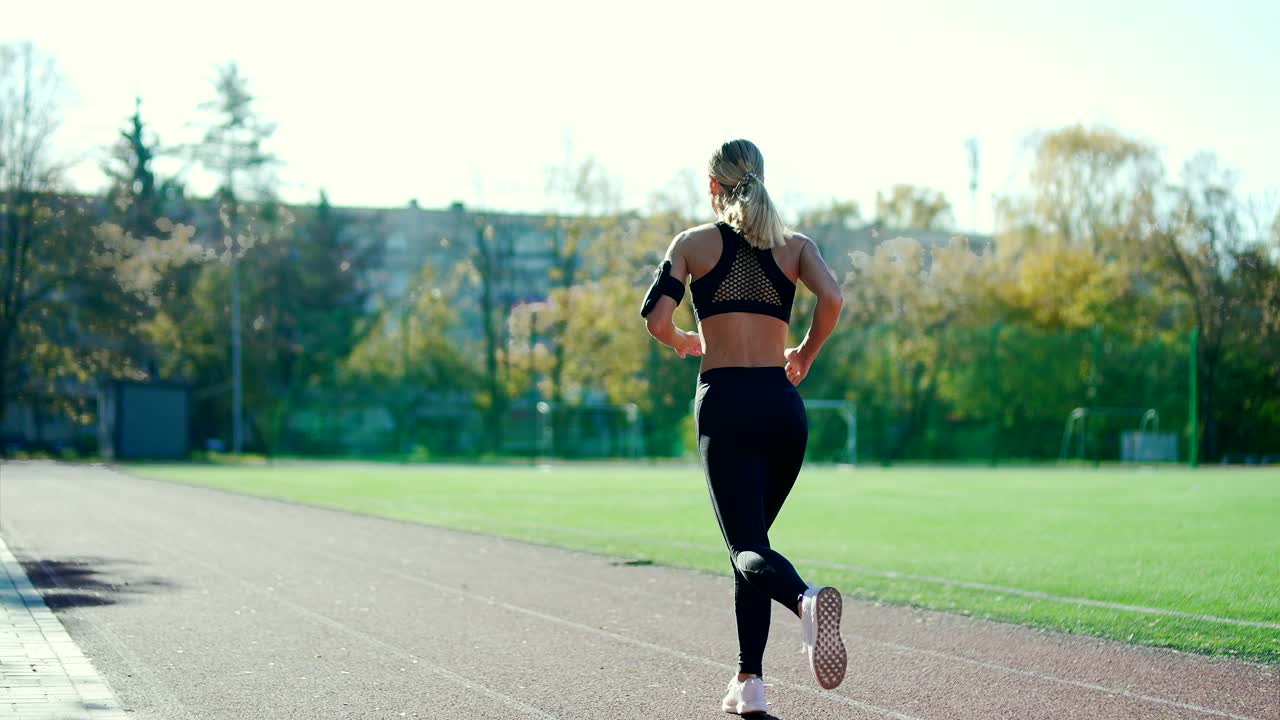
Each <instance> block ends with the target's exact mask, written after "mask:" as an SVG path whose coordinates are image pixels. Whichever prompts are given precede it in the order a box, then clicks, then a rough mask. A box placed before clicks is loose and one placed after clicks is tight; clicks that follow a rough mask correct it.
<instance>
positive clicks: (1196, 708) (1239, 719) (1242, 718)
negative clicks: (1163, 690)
mask: <svg viewBox="0 0 1280 720" xmlns="http://www.w3.org/2000/svg"><path fill="white" fill-rule="evenodd" d="M847 637H852V638H857V639H859V640H863V641H866V642H871V643H874V644H876V645H883V646H885V647H890V648H894V649H895V650H901V651H903V652H909V653H917V654H920V655H929V656H930V657H936V658H940V659H943V660H954V661H958V662H963V663H968V664H970V665H977V666H979V667H983V668H987V669H990V670H996V671H999V672H1005V673H1009V674H1012V675H1023V676H1025V677H1029V678H1034V679H1036V680H1043V681H1046V682H1053V683H1059V684H1062V685H1072V686H1074V687H1078V688H1084V689H1086V690H1095V691H1097V692H1102V693H1106V694H1108V695H1117V696H1120V697H1125V698H1130V699H1133V700H1141V701H1143V702H1149V703H1156V704H1158V705H1167V706H1170V707H1175V708H1178V709H1180V710H1190V711H1192V712H1198V713H1204V714H1205V715H1216V716H1218V717H1224V718H1231V720H1258V718H1254V717H1250V716H1248V715H1235V714H1233V713H1229V712H1226V711H1224V710H1215V709H1213V708H1207V707H1204V706H1202V705H1192V704H1191V703H1184V702H1178V701H1177V700H1168V699H1165V698H1159V697H1155V696H1153V695H1143V694H1141V693H1135V692H1130V691H1129V690H1120V689H1116V688H1110V687H1107V686H1105V685H1097V684H1095V683H1091V682H1084V681H1083V680H1071V679H1068V678H1060V677H1057V676H1055V675H1047V674H1045V673H1041V672H1036V671H1035V670H1023V669H1021V668H1015V667H1009V666H1008V665H1000V664H998V663H993V662H987V661H986V660H975V659H973V658H968V657H965V656H963V655H956V654H953V653H948V652H942V651H940V650H928V649H926V648H918V647H914V646H911V645H902V644H899V643H893V642H887V641H885V640H876V639H875V638H870V637H867V636H865V635H859V634H857V633H848V635H847Z"/></svg>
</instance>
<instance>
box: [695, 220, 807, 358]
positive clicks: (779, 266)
mask: <svg viewBox="0 0 1280 720" xmlns="http://www.w3.org/2000/svg"><path fill="white" fill-rule="evenodd" d="M721 228H722V226H721V225H715V224H707V225H700V226H698V227H696V228H692V229H690V230H688V231H687V232H686V233H685V236H684V238H683V239H682V241H681V242H680V243H679V244H678V246H679V248H680V254H681V255H682V257H683V260H684V265H685V269H686V270H687V271H688V273H689V275H690V276H691V277H692V281H693V284H692V288H693V296H694V303H695V309H696V310H697V311H698V313H699V316H700V317H699V319H698V320H699V322H698V324H699V327H700V331H701V334H702V337H703V341H704V342H703V345H704V352H703V356H702V369H703V370H710V369H712V368H720V367H768V366H780V365H783V364H785V363H786V359H785V357H784V355H783V351H784V349H785V347H786V342H787V321H786V320H783V319H781V317H779V316H782V317H789V316H790V310H791V296H792V294H793V293H794V289H795V285H796V282H797V280H799V281H801V282H805V280H806V278H805V266H806V265H811V264H812V262H806V258H807V256H808V255H810V254H812V255H813V256H815V257H816V256H817V250H816V248H808V250H807V251H806V247H807V246H809V245H811V244H812V241H810V240H809V239H808V238H806V237H805V236H803V235H800V234H798V233H791V234H789V235H788V236H787V238H786V242H785V244H783V245H781V246H779V247H775V248H772V249H770V250H755V249H753V248H751V247H750V246H749V245H747V244H746V241H745V240H743V239H742V238H741V237H740V236H738V235H737V233H734V232H733V231H732V230H730V229H727V228H725V229H724V230H722V229H721ZM735 244H737V245H735ZM735 247H736V250H737V251H739V252H741V253H742V257H740V258H737V261H738V262H737V263H735V257H734V256H726V255H725V253H726V252H730V251H731V250H735ZM756 263H758V264H759V267H758V268H757V267H755V266H754V265H755V264H756ZM744 265H752V267H750V269H749V270H748V272H754V273H756V275H758V277H757V278H756V279H755V281H754V286H753V288H752V289H753V290H754V291H755V292H756V293H757V294H759V293H761V292H763V293H764V294H765V295H767V296H768V297H770V298H772V299H773V300H774V301H775V302H777V304H778V311H777V312H776V313H773V314H764V313H762V312H751V311H749V310H748V311H733V310H730V311H727V312H726V311H724V310H721V309H719V308H713V307H711V306H712V298H715V299H716V300H720V301H721V302H720V303H716V304H724V305H727V306H728V307H731V308H732V307H734V306H733V305H732V303H733V302H734V301H738V300H740V298H738V297H728V296H729V295H731V294H732V293H733V292H734V291H738V292H739V294H741V291H743V290H744V288H742V287H739V286H735V285H734V284H733V278H731V277H730V270H731V269H732V270H734V271H738V270H739V269H740V268H743V266H744ZM771 266H772V267H771ZM774 268H776V270H777V271H779V272H773V270H774ZM824 269H825V268H824ZM779 274H780V275H781V276H782V277H778V275H779ZM809 274H810V275H811V276H812V275H813V273H809ZM823 279H826V280H827V281H829V282H830V281H831V278H830V275H829V274H828V273H825V272H824V273H823ZM817 280H818V278H817V277H809V278H808V282H806V285H807V286H810V287H811V289H814V288H813V287H812V284H813V283H814V282H815V281H817ZM708 283H710V284H712V286H711V287H708V286H707V284H708ZM718 290H719V292H717V291H718ZM748 294H750V292H749V291H748ZM700 295H702V296H703V297H701V298H700V297H699V296H700ZM709 308H710V309H712V310H714V312H709V311H708V310H709Z"/></svg>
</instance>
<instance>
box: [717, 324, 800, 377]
mask: <svg viewBox="0 0 1280 720" xmlns="http://www.w3.org/2000/svg"><path fill="white" fill-rule="evenodd" d="M698 329H699V331H700V332H701V333H702V370H712V369H714V368H722V367H782V366H783V365H786V362H787V361H786V358H785V357H783V354H782V351H783V350H785V349H786V344H787V324H786V323H784V322H783V321H781V320H779V319H778V318H774V317H769V316H768V315H756V314H754V313H736V312H735V313H724V314H722V315H712V316H711V317H709V318H707V319H706V320H703V321H701V322H699V323H698Z"/></svg>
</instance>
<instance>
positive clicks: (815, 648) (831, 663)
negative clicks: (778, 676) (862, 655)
mask: <svg viewBox="0 0 1280 720" xmlns="http://www.w3.org/2000/svg"><path fill="white" fill-rule="evenodd" d="M842 605H843V601H842V600H841V597H840V591H839V590H836V589H835V588H833V587H820V588H819V587H813V586H812V585H810V586H809V589H808V590H805V591H804V596H803V599H801V601H800V626H801V628H802V629H803V631H804V638H803V643H804V653H805V655H806V656H807V657H808V658H809V669H810V670H812V671H813V677H814V679H815V680H817V681H818V685H820V686H821V687H822V688H823V689H825V690H831V689H832V688H834V687H836V686H838V685H839V684H840V683H841V682H842V681H843V680H844V673H845V670H846V668H847V667H848V665H849V656H848V654H847V653H846V652H845V649H844V641H843V640H841V639H840V612H841V609H842Z"/></svg>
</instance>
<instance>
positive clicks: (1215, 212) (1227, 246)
mask: <svg viewBox="0 0 1280 720" xmlns="http://www.w3.org/2000/svg"><path fill="white" fill-rule="evenodd" d="M1235 183H1236V178H1235V174H1234V173H1233V172H1231V171H1230V170H1227V169H1224V168H1222V167H1220V166H1219V164H1218V161H1217V158H1216V157H1214V156H1213V155H1211V154H1200V155H1197V156H1195V157H1193V158H1192V159H1190V160H1189V161H1187V163H1186V165H1185V167H1184V168H1183V172H1182V179H1181V184H1180V185H1178V186H1175V187H1173V188H1171V191H1172V193H1173V206H1172V209H1171V210H1170V212H1169V213H1168V214H1167V216H1166V217H1165V218H1164V219H1163V221H1162V222H1161V223H1160V226H1159V231H1158V233H1157V238H1156V242H1154V243H1153V244H1152V245H1153V248H1152V251H1151V259H1152V269H1153V271H1154V273H1155V275H1156V277H1157V278H1162V279H1163V280H1164V282H1165V284H1166V286H1167V287H1168V288H1169V289H1170V290H1171V291H1172V293H1173V297H1174V298H1175V299H1176V300H1177V301H1179V302H1180V304H1182V305H1183V306H1184V307H1185V308H1186V310H1187V313H1188V315H1189V318H1190V323H1189V325H1190V326H1191V327H1194V328H1196V329H1197V330H1198V332H1199V335H1200V339H1199V357H1198V364H1197V366H1198V370H1199V382H1198V383H1197V385H1198V388H1199V393H1200V397H1199V411H1200V413H1201V415H1202V417H1203V430H1202V431H1203V436H1201V435H1200V432H1201V431H1200V430H1197V437H1196V438H1195V439H1194V441H1195V442H1201V443H1202V444H1203V446H1204V450H1205V455H1206V456H1207V457H1217V456H1219V455H1221V453H1222V452H1224V450H1225V449H1226V448H1225V443H1226V439H1225V438H1224V432H1223V425H1224V424H1225V425H1227V426H1229V427H1231V428H1232V429H1233V432H1232V433H1231V434H1232V435H1234V436H1236V437H1239V436H1240V435H1241V430H1240V429H1239V428H1240V427H1241V426H1242V425H1245V424H1254V425H1256V424H1257V423H1258V421H1259V418H1258V417H1257V416H1256V414H1255V413H1249V412H1245V413H1241V412H1240V411H1241V410H1243V408H1239V407H1237V405H1238V403H1239V402H1240V400H1241V398H1242V397H1246V396H1247V394H1246V393H1247V392H1256V391H1257V390H1258V388H1257V386H1256V384H1255V383H1254V382H1251V381H1248V380H1246V379H1245V378H1248V377H1260V376H1261V377H1265V376H1266V375H1267V374H1268V370H1267V369H1266V368H1265V367H1261V366H1259V365H1258V362H1257V361H1258V360H1260V359H1262V358H1266V357H1267V356H1268V350H1267V343H1266V342H1265V340H1266V339H1267V338H1268V337H1269V336H1271V337H1274V336H1273V335H1271V332H1269V331H1271V330H1272V329H1273V328H1274V327H1275V322H1276V321H1275V307H1276V302H1277V299H1276V297H1277V296H1276V285H1277V283H1278V282H1280V281H1278V280H1277V278H1280V269H1278V268H1277V261H1276V258H1275V257H1274V256H1272V257H1268V255H1269V253H1268V250H1267V239H1268V238H1267V234H1268V232H1269V228H1267V227H1266V224H1265V221H1264V220H1262V219H1261V218H1259V217H1250V215H1251V214H1250V213H1248V212H1246V210H1247V208H1246V207H1245V205H1244V203H1242V202H1241V200H1240V199H1239V197H1238V195H1237V193H1236V190H1235ZM1184 327H1185V325H1184ZM1260 340H1261V341H1263V342H1262V343H1259V341H1260ZM1271 354H1274V351H1272V353H1271ZM1264 362H1265V361H1264ZM1242 364H1243V365H1246V366H1249V367H1251V368H1252V370H1249V371H1244V372H1243V373H1242V372H1241V370H1242V368H1241V365H1242ZM1271 372H1273V373H1274V372H1275V371H1274V369H1273V370H1271ZM1224 374H1227V375H1232V374H1234V375H1236V379H1235V380H1234V383H1236V384H1237V385H1238V384H1239V383H1240V382H1241V381H1242V380H1243V381H1244V383H1245V385H1246V386H1253V387H1249V388H1239V389H1240V390H1241V391H1244V392H1237V393H1231V392H1225V391H1226V390H1227V388H1224V387H1223V385H1224V383H1225V382H1226V381H1227V380H1228V378H1226V377H1224ZM1242 375H1243V377H1241V376H1242ZM1273 390H1274V388H1273ZM1223 405H1228V406H1230V410H1228V411H1226V412H1224V408H1223V407H1222V406H1223ZM1270 412H1272V413H1276V411H1275V409H1273V410H1271V411H1270ZM1242 414H1243V415H1244V416H1245V417H1248V420H1246V421H1245V422H1243V423H1242V422H1241V420H1242V419H1243V418H1242V417H1241V415H1242ZM1249 416H1253V417H1249ZM1277 420H1280V413H1277V414H1276V416H1275V417H1274V419H1273V420H1271V422H1272V423H1274V422H1276V421H1277ZM1268 424H1270V423H1268ZM1200 427H1201V424H1200V419H1199V418H1197V428H1200ZM1239 449H1240V450H1241V451H1249V450H1251V449H1252V448H1239Z"/></svg>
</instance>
